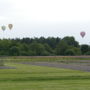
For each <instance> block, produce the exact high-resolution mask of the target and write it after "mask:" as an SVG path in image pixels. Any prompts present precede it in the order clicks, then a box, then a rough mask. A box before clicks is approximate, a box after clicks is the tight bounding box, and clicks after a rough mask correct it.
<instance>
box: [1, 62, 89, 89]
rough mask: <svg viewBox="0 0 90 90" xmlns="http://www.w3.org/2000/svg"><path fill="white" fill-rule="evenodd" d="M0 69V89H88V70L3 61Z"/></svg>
mask: <svg viewBox="0 0 90 90" xmlns="http://www.w3.org/2000/svg"><path fill="white" fill-rule="evenodd" d="M5 65H6V66H12V67H16V69H0V90H90V72H82V71H76V70H69V69H60V68H51V67H44V66H34V65H25V64H15V63H5Z"/></svg>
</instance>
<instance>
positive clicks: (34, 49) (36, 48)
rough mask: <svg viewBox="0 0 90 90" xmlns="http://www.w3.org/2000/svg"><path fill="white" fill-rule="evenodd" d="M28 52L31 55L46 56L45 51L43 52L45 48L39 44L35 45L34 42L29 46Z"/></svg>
mask: <svg viewBox="0 0 90 90" xmlns="http://www.w3.org/2000/svg"><path fill="white" fill-rule="evenodd" d="M30 51H31V53H30V54H31V55H34V56H35V55H36V56H37V55H39V56H40V55H41V56H42V55H45V54H46V50H45V48H44V46H43V45H42V44H40V43H36V42H34V43H32V44H31V45H30Z"/></svg>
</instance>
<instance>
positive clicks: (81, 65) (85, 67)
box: [23, 60, 90, 72]
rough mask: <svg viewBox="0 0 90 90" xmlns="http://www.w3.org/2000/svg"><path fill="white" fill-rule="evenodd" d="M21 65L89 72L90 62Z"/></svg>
mask: <svg viewBox="0 0 90 90" xmlns="http://www.w3.org/2000/svg"><path fill="white" fill-rule="evenodd" d="M23 64H30V65H37V66H48V67H56V68H66V69H73V70H81V71H87V72H90V60H88V61H86V60H80V62H79V61H78V62H77V61H76V62H75V61H74V62H73V63H72V62H68V63H67V62H63V63H62V62H24V63H23Z"/></svg>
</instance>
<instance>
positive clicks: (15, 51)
mask: <svg viewBox="0 0 90 90" xmlns="http://www.w3.org/2000/svg"><path fill="white" fill-rule="evenodd" d="M9 55H12V56H19V55H20V50H19V48H18V47H17V46H12V47H11V48H10V50H9Z"/></svg>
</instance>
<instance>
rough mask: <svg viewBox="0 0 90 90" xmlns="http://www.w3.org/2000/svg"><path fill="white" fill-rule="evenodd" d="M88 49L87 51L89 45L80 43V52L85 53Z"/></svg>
mask: <svg viewBox="0 0 90 90" xmlns="http://www.w3.org/2000/svg"><path fill="white" fill-rule="evenodd" d="M88 51H89V46H88V45H87V44H84V45H81V52H82V54H85V53H86V52H88Z"/></svg>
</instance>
